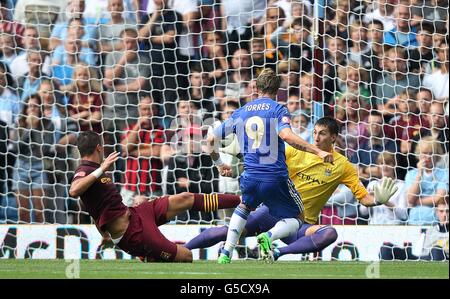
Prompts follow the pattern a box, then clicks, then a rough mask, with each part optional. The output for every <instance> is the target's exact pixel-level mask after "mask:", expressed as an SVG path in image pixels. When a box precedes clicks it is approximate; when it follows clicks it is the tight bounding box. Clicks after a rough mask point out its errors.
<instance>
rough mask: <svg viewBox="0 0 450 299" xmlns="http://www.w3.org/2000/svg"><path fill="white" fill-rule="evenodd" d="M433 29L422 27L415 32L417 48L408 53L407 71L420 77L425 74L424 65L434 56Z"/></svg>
mask: <svg viewBox="0 0 450 299" xmlns="http://www.w3.org/2000/svg"><path fill="white" fill-rule="evenodd" d="M433 32H434V28H433V27H431V26H426V25H423V26H422V27H421V28H420V29H419V30H418V32H417V41H418V43H419V46H418V47H417V48H414V49H412V50H411V51H410V52H409V70H410V71H411V72H414V73H418V74H420V75H423V74H425V70H426V65H427V64H428V63H430V62H431V61H432V60H433V59H434V58H435V56H436V54H435V52H434V51H433Z"/></svg>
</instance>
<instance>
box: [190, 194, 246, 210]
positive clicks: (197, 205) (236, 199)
mask: <svg viewBox="0 0 450 299" xmlns="http://www.w3.org/2000/svg"><path fill="white" fill-rule="evenodd" d="M193 194H194V204H193V206H192V208H191V209H192V210H193V211H201V212H212V211H217V210H218V209H229V208H235V207H237V206H238V205H239V204H240V202H241V197H240V196H239V195H233V194H219V193H213V194H204V193H193Z"/></svg>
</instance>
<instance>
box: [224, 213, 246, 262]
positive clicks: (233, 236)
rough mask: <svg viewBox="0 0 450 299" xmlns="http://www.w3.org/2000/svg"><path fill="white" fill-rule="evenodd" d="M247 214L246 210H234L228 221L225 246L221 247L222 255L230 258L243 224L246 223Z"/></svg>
mask: <svg viewBox="0 0 450 299" xmlns="http://www.w3.org/2000/svg"><path fill="white" fill-rule="evenodd" d="M249 214H250V211H249V210H247V209H246V208H242V207H237V208H236V210H234V213H233V215H232V216H231V219H230V224H229V228H228V233H227V240H226V242H225V246H224V247H223V250H222V253H225V254H226V255H228V256H229V257H231V254H232V253H233V249H234V247H236V244H237V242H238V240H239V237H240V236H241V233H242V230H243V229H244V227H245V224H246V223H247V218H248V215H249Z"/></svg>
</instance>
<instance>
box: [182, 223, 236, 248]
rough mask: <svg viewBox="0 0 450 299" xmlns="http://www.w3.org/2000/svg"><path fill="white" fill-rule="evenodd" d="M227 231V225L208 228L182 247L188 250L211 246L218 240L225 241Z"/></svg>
mask: <svg viewBox="0 0 450 299" xmlns="http://www.w3.org/2000/svg"><path fill="white" fill-rule="evenodd" d="M227 231H228V227H226V226H221V227H211V228H208V229H206V230H204V231H202V232H201V233H200V235H198V236H196V237H195V238H193V239H192V240H190V241H189V242H187V243H186V244H185V245H184V247H186V248H187V249H190V250H192V249H196V248H208V247H211V246H213V245H215V244H217V243H219V242H220V241H225V240H226V239H227Z"/></svg>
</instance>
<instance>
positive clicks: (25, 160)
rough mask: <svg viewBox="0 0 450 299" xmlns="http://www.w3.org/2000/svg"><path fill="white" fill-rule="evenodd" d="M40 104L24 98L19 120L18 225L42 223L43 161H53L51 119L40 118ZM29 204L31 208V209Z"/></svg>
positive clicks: (35, 98)
mask: <svg viewBox="0 0 450 299" xmlns="http://www.w3.org/2000/svg"><path fill="white" fill-rule="evenodd" d="M42 116H43V115H42V102H41V98H40V97H39V95H37V94H33V95H31V96H29V97H28V98H26V100H25V104H24V105H23V109H22V112H21V115H20V117H19V120H18V130H17V136H16V137H15V138H16V139H15V140H17V153H18V157H17V160H16V165H15V169H14V175H13V176H14V181H13V184H14V185H13V190H15V191H16V195H17V207H18V209H19V223H31V221H32V220H33V219H32V216H31V215H32V214H33V212H34V216H35V218H34V222H36V223H44V220H45V219H44V209H45V206H46V204H47V198H45V197H46V193H45V192H46V190H47V189H48V188H49V184H48V179H47V171H46V169H45V167H44V159H45V158H46V157H53V156H54V150H53V146H54V144H55V140H54V127H53V123H52V122H51V120H50V119H47V118H43V117H42ZM30 203H31V205H30Z"/></svg>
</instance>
